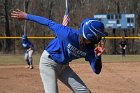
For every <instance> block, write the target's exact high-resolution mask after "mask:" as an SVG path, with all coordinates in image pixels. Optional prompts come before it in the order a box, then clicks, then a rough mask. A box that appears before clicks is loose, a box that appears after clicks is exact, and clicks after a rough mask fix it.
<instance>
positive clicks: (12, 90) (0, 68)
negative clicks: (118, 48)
mask: <svg viewBox="0 0 140 93" xmlns="http://www.w3.org/2000/svg"><path fill="white" fill-rule="evenodd" d="M24 66H25V65H0V93H44V90H43V85H42V82H41V78H40V74H39V68H38V65H35V68H34V69H32V70H29V69H25V68H24ZM70 66H71V67H72V68H73V70H74V71H75V72H76V73H77V74H78V75H79V76H80V77H81V79H82V80H83V81H84V82H85V84H86V85H87V86H88V88H89V89H90V90H91V91H92V93H140V62H134V63H103V69H102V72H101V73H100V74H99V75H96V74H94V73H93V71H92V70H91V68H90V65H89V64H88V63H79V64H70ZM85 68H86V69H85ZM58 86H59V93H72V91H71V90H70V89H68V88H67V87H66V86H65V85H64V84H62V83H61V82H60V81H58Z"/></svg>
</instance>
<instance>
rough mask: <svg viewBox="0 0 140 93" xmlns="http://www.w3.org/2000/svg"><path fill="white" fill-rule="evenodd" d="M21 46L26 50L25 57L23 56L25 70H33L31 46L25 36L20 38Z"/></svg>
mask: <svg viewBox="0 0 140 93" xmlns="http://www.w3.org/2000/svg"><path fill="white" fill-rule="evenodd" d="M22 46H23V47H24V48H25V49H26V51H25V56H24V58H25V60H26V63H27V66H26V68H29V69H33V62H32V61H33V60H32V55H33V45H32V44H31V42H30V41H29V40H28V38H27V36H26V35H23V36H22Z"/></svg>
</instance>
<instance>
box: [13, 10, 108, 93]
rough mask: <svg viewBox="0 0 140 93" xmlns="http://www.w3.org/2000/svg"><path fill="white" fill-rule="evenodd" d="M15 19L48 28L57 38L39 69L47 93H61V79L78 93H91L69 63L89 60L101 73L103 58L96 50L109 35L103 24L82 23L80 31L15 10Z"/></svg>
mask: <svg viewBox="0 0 140 93" xmlns="http://www.w3.org/2000/svg"><path fill="white" fill-rule="evenodd" d="M11 17H12V18H16V19H26V20H30V21H33V22H37V23H39V24H41V25H45V26H48V27H49V28H50V29H51V30H52V31H53V32H54V33H55V35H56V38H55V39H53V40H52V41H51V42H50V44H49V45H48V47H46V49H45V50H44V52H43V53H42V56H41V58H40V65H39V68H40V75H41V78H42V82H43V85H44V89H45V93H58V85H57V79H59V80H60V81H62V82H63V83H64V84H65V85H66V86H67V87H69V88H70V89H71V90H72V91H73V92H74V93H91V91H90V90H89V89H88V88H87V87H86V85H85V84H84V82H83V81H82V80H81V79H80V77H79V76H78V75H77V74H76V73H75V72H74V71H73V70H72V69H71V67H70V66H69V62H71V61H72V60H74V59H78V58H85V60H86V61H88V62H89V63H90V66H91V68H92V70H93V71H94V72H95V73H96V74H99V73H100V72H101V68H102V62H101V55H98V53H99V52H98V51H97V50H95V51H97V52H96V54H95V52H94V50H93V48H95V47H94V45H95V44H97V43H98V42H100V40H101V38H102V36H106V35H107V33H106V32H104V24H103V23H102V22H100V21H98V20H95V19H93V18H88V19H85V20H84V21H83V22H82V23H81V27H80V30H76V29H73V28H71V27H67V26H63V25H62V24H58V23H56V22H54V21H52V20H50V19H47V18H44V17H40V16H35V15H31V14H27V13H25V12H22V11H20V10H17V11H13V12H12V13H11ZM83 69H85V68H83Z"/></svg>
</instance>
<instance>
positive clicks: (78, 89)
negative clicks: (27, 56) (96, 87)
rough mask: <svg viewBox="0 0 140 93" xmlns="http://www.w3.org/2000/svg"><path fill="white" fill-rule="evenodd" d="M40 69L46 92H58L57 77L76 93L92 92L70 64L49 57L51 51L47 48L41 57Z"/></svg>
mask: <svg viewBox="0 0 140 93" xmlns="http://www.w3.org/2000/svg"><path fill="white" fill-rule="evenodd" d="M39 69H40V75H41V79H42V82H43V86H44V89H45V93H58V85H57V79H59V80H60V81H62V82H63V83H64V84H65V85H66V86H67V87H69V88H70V89H71V90H72V91H73V92H74V93H91V92H90V90H89V89H88V88H87V87H86V85H85V84H84V83H83V81H82V80H81V79H80V78H79V76H78V75H77V74H76V73H75V72H74V71H73V70H72V69H71V68H70V66H69V65H68V64H66V65H62V64H58V63H56V62H54V61H53V60H52V59H50V58H49V53H48V52H47V51H46V50H44V52H43V53H42V56H41V58H40V65H39Z"/></svg>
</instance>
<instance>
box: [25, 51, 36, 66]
mask: <svg viewBox="0 0 140 93" xmlns="http://www.w3.org/2000/svg"><path fill="white" fill-rule="evenodd" d="M33 52H34V51H33V50H29V51H26V53H25V55H24V59H25V60H26V62H27V64H28V65H33V62H32V61H33V59H32V55H33Z"/></svg>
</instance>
